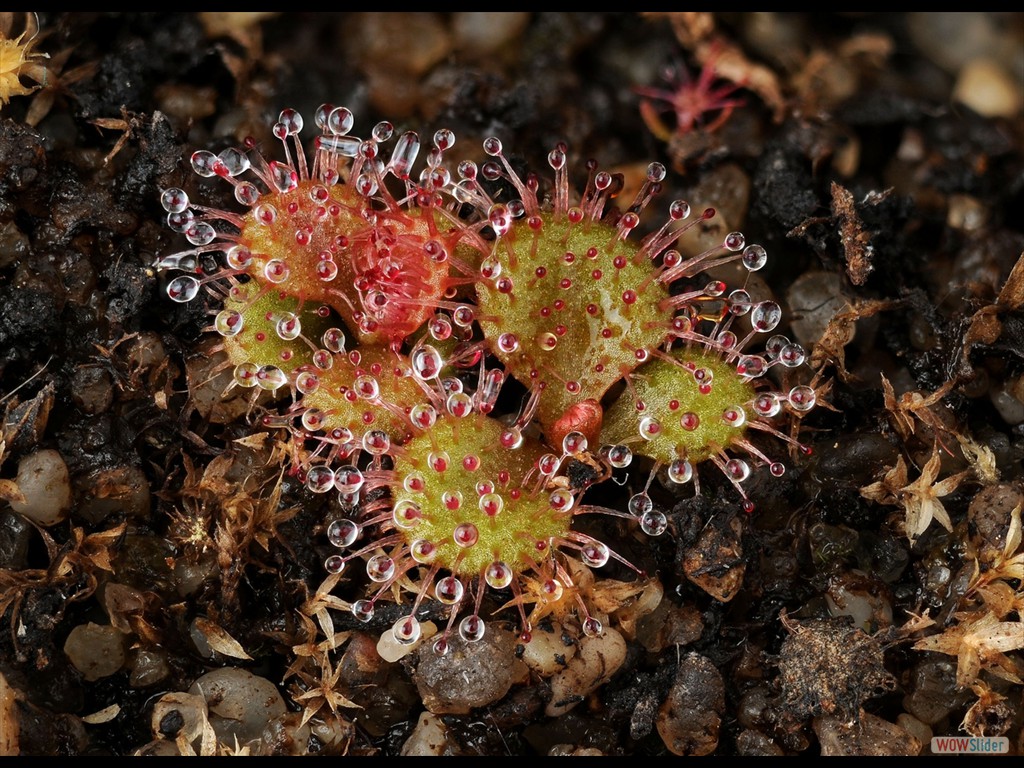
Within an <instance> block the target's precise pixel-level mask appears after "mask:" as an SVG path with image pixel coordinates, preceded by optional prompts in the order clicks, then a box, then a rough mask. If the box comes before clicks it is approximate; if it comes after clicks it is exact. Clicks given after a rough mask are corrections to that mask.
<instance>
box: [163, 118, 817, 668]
mask: <svg viewBox="0 0 1024 768" xmlns="http://www.w3.org/2000/svg"><path fill="white" fill-rule="evenodd" d="M314 122H315V125H316V129H317V135H316V137H315V139H314V140H313V142H312V144H311V145H308V146H307V145H305V144H304V143H303V142H302V141H301V140H300V133H301V132H302V131H303V127H304V124H303V119H302V117H301V116H300V115H299V114H298V113H297V112H296V111H294V110H291V109H286V110H284V111H283V112H281V114H280V117H279V120H278V122H277V123H276V124H275V125H274V127H273V133H274V135H275V136H276V137H277V138H278V139H279V140H280V142H281V144H282V147H283V158H280V159H267V158H266V157H265V156H264V154H263V153H262V152H261V151H260V150H259V149H258V148H257V145H256V142H255V141H254V140H251V139H250V140H247V141H246V142H245V143H244V146H243V147H241V148H231V149H226V150H224V151H222V152H220V153H219V154H214V153H212V152H209V151H206V150H199V151H197V152H195V153H194V154H193V155H192V158H191V164H192V167H193V169H194V170H195V172H196V173H198V174H199V175H200V176H203V177H220V178H222V179H224V180H225V181H226V182H228V183H230V184H231V185H232V186H233V187H234V197H235V199H236V201H237V202H238V205H239V207H238V209H237V210H221V209H215V208H211V207H207V206H203V205H199V204H197V203H195V202H193V201H192V200H191V199H190V197H189V195H188V194H187V193H186V192H185V191H184V190H182V189H178V188H173V189H166V190H163V192H162V197H161V200H162V204H163V207H164V208H165V209H166V211H167V222H168V225H169V226H170V227H171V228H172V229H173V230H174V231H176V232H179V233H182V234H183V235H184V236H185V238H186V239H187V240H188V242H189V243H190V247H188V248H187V249H186V250H182V251H179V252H177V253H173V254H170V255H167V256H164V257H163V258H162V259H160V261H159V265H158V266H159V268H160V269H161V270H163V271H166V272H167V273H168V274H169V281H168V283H167V294H168V296H169V297H170V298H171V299H172V300H173V301H176V302H187V301H190V300H192V299H194V298H195V297H197V296H198V295H199V294H200V293H201V292H202V291H204V290H205V291H207V292H208V293H209V294H210V295H211V297H212V299H213V301H212V305H213V306H214V309H213V310H212V316H211V322H210V326H209V330H210V331H211V332H215V333H217V334H219V336H220V337H221V340H220V342H219V347H220V348H221V349H222V350H223V354H224V358H225V361H226V362H225V363H224V365H227V366H230V367H231V369H232V371H233V376H232V383H231V385H230V386H231V387H241V388H250V389H252V390H253V392H254V398H255V395H256V394H259V393H262V392H265V391H269V392H272V393H276V394H280V395H284V393H288V397H287V398H284V397H281V398H275V402H278V403H281V405H280V407H279V410H277V411H275V412H272V413H269V414H268V415H266V416H264V417H263V426H265V427H276V428H283V429H286V430H287V433H288V435H289V439H290V443H291V448H292V461H293V471H294V472H295V473H296V474H297V475H299V476H301V477H302V478H303V480H304V482H305V484H306V486H307V487H308V489H309V491H311V492H313V493H337V494H339V499H340V502H341V507H342V508H343V509H344V510H346V514H345V516H342V517H338V518H337V519H333V520H330V521H325V525H326V530H327V536H328V538H329V541H330V542H331V544H333V545H334V546H335V547H337V550H338V551H337V554H334V555H331V556H330V557H329V558H328V559H327V561H326V568H327V570H329V571H331V572H334V573H340V572H342V571H345V570H346V569H349V568H351V567H353V566H355V565H356V564H358V565H359V566H360V567H361V568H364V569H365V572H366V576H367V577H368V579H369V581H370V582H371V588H370V589H369V591H368V592H367V593H366V594H365V596H364V597H362V598H361V599H358V600H355V601H354V602H353V603H352V604H351V610H352V613H353V614H354V615H355V616H356V617H357V618H360V619H363V620H369V618H370V617H371V616H372V615H373V612H374V609H375V607H376V605H377V604H378V603H379V602H380V601H382V600H392V599H398V596H399V595H400V594H401V591H402V590H403V589H412V590H413V592H414V595H413V596H412V597H411V598H410V599H409V602H408V610H407V611H405V612H404V614H403V615H402V616H401V618H399V620H398V621H397V622H396V623H395V624H394V626H393V628H392V630H391V631H392V632H393V635H394V638H395V640H397V641H398V642H399V643H408V644H411V643H414V642H417V641H418V640H419V639H420V637H421V623H420V620H419V619H418V618H417V614H418V613H419V612H420V609H421V607H423V605H424V603H425V601H429V600H431V599H436V600H437V601H438V602H439V603H441V604H442V605H444V606H447V627H446V628H445V629H444V631H443V632H441V633H440V634H439V636H438V638H437V639H436V641H435V643H434V647H435V650H437V651H438V652H439V653H444V652H445V651H446V649H447V648H448V647H449V638H450V635H451V632H452V631H453V630H454V631H457V632H458V633H459V635H460V636H461V637H462V638H463V639H465V640H467V641H474V640H479V639H480V638H481V637H483V635H484V632H485V627H486V624H485V619H484V618H483V617H482V616H481V613H482V610H481V605H482V600H483V597H484V595H485V593H486V591H487V590H488V589H490V590H495V591H497V592H498V593H502V594H503V593H505V592H506V591H507V596H508V599H507V602H508V603H509V604H511V605H515V606H516V607H517V609H518V613H519V619H520V624H521V633H522V638H523V639H524V640H528V639H529V638H530V632H531V626H532V624H533V623H534V621H535V617H536V616H539V615H543V613H544V605H545V604H548V603H551V602H553V601H557V600H564V599H566V598H568V599H569V601H570V603H572V604H573V607H574V609H575V613H576V615H577V616H578V619H579V623H580V626H581V629H582V631H583V632H584V633H587V634H591V635H593V634H598V633H600V632H602V626H601V622H600V620H599V619H598V618H597V617H596V616H594V615H593V612H592V611H591V610H590V609H589V608H588V606H587V605H586V603H585V601H584V599H583V598H582V597H581V596H580V594H579V591H578V590H575V589H574V576H573V574H574V572H577V571H578V566H577V563H583V564H584V565H586V566H587V567H589V568H599V567H601V566H603V565H604V564H605V563H607V562H608V561H609V560H611V559H616V560H618V561H619V562H621V563H623V564H625V565H626V566H628V567H630V568H633V570H634V571H636V572H637V573H638V574H639V573H640V571H639V570H638V569H637V568H635V567H633V566H632V565H631V564H630V563H629V562H628V561H626V560H625V558H623V557H621V556H620V555H619V554H617V552H616V550H615V546H614V542H603V541H600V540H598V539H597V538H596V537H594V536H592V535H590V534H588V533H585V532H583V531H582V530H581V529H580V528H579V527H578V526H577V525H576V522H577V516H579V515H584V514H594V513H597V514H604V515H613V516H617V517H620V518H624V519H626V520H627V521H632V522H634V523H635V524H636V526H638V527H639V528H640V529H641V530H642V531H643V532H645V533H647V534H649V535H660V534H662V533H663V532H664V531H665V530H666V529H667V527H668V521H667V518H666V516H665V514H664V513H663V512H662V511H660V510H659V509H658V508H657V507H656V505H655V504H654V503H653V501H652V500H651V498H650V497H649V496H648V494H647V492H646V488H647V486H649V485H650V481H651V479H653V478H654V477H655V473H658V472H661V473H662V475H663V476H664V477H667V479H668V481H669V482H671V483H675V484H681V485H682V484H692V485H693V488H694V492H695V493H697V494H699V493H700V486H699V481H698V479H699V474H700V473H701V472H703V471H705V468H706V467H708V466H710V467H714V468H716V470H715V471H720V472H721V473H723V474H724V476H725V478H727V479H728V480H729V482H730V483H731V484H732V485H733V487H734V488H735V491H736V494H737V497H738V503H740V504H742V505H743V507H744V508H745V509H746V510H747V511H748V512H749V511H751V510H752V509H753V503H752V501H751V499H750V498H749V496H748V494H747V491H746V489H745V485H744V483H745V481H746V480H747V478H748V477H749V476H750V475H751V473H752V469H753V468H756V467H758V466H765V467H767V468H768V470H769V472H770V473H771V474H772V475H776V476H777V475H781V474H782V473H783V472H784V471H785V467H784V465H783V463H782V461H781V460H780V458H779V456H774V455H769V454H768V453H766V452H764V450H762V448H760V447H758V443H757V442H756V441H755V439H754V437H753V436H754V435H755V433H764V434H767V435H771V436H774V437H775V438H777V439H778V440H779V441H781V442H782V443H788V444H789V446H788V447H791V448H792V447H795V448H798V449H800V448H801V446H800V444H799V443H798V442H797V441H796V440H795V439H794V438H793V437H791V436H789V435H788V434H784V433H783V431H782V430H781V429H780V427H779V425H778V422H779V420H780V419H782V418H785V417H786V416H787V414H789V415H792V414H797V415H799V414H802V413H804V412H806V411H808V410H809V409H811V408H812V407H813V406H814V404H815V392H814V390H813V388H812V387H810V386H808V385H807V384H803V383H799V382H798V381H794V375H795V374H798V372H797V371H796V370H795V369H797V368H799V367H800V366H801V365H802V364H803V363H804V358H805V353H804V350H803V349H802V348H801V347H800V346H799V345H797V344H795V343H793V342H791V341H790V340H789V339H787V338H785V337H784V336H781V335H778V334H776V333H775V329H776V328H777V326H778V325H779V323H780V320H781V310H780V308H779V306H778V305H777V304H776V303H774V302H773V301H755V300H753V299H752V298H751V296H750V295H749V294H748V293H747V291H746V290H745V289H744V287H743V286H736V287H732V288H730V287H729V286H727V285H726V284H725V283H724V282H722V281H721V280H719V279H717V278H714V277H711V276H709V274H708V273H709V270H712V269H714V268H715V267H718V266H720V265H722V264H725V263H729V262H738V263H739V264H741V265H742V267H744V268H745V269H746V270H748V271H751V272H753V271H756V270H759V269H761V268H762V267H763V266H764V264H765V262H766V259H767V255H766V253H765V249H764V248H762V247H761V246H759V245H757V244H751V243H748V242H747V241H746V239H745V237H744V236H743V235H742V234H741V233H739V232H731V233H729V234H728V235H726V236H725V238H724V239H723V241H722V242H721V243H720V244H719V245H717V246H715V247H713V248H710V249H708V250H705V251H702V252H699V253H686V254H684V253H683V252H682V251H681V249H680V248H679V245H678V244H679V241H680V238H681V237H682V235H683V234H684V233H685V232H686V231H687V230H688V229H690V228H692V227H695V226H698V225H700V223H701V222H704V221H707V220H708V219H711V218H712V217H714V216H715V211H714V210H713V209H710V208H709V209H705V210H702V211H697V212H693V211H691V208H690V205H688V204H687V203H686V202H684V201H682V200H676V201H673V202H671V203H670V204H669V205H668V215H667V218H665V220H664V221H662V222H660V223H657V224H656V225H651V224H649V223H644V222H643V221H642V219H643V218H644V217H645V216H647V215H649V214H648V212H649V210H650V209H651V207H652V206H651V203H652V200H654V199H655V198H656V196H657V195H658V193H659V192H660V191H661V189H662V184H663V181H664V178H665V175H666V171H665V168H664V167H663V166H662V165H661V164H659V163H651V164H650V166H649V168H648V170H647V174H646V179H645V180H644V182H643V184H642V186H641V187H640V189H639V190H638V191H637V193H636V194H635V196H633V198H632V199H631V200H624V201H620V200H616V198H618V197H619V195H620V193H621V192H622V190H623V187H624V182H623V178H622V176H621V175H619V174H615V173H611V172H608V171H605V170H602V169H600V168H599V167H598V165H597V164H596V163H595V162H593V161H591V162H589V163H587V164H586V170H587V178H586V181H585V183H584V184H583V185H582V188H581V189H577V188H576V187H575V186H574V184H573V183H572V182H571V180H570V173H569V168H570V156H569V149H568V147H566V146H565V145H562V144H560V145H558V146H556V147H554V148H553V149H552V150H551V151H550V153H549V154H548V157H547V159H548V165H549V169H547V172H546V173H545V174H540V173H532V172H531V173H528V174H526V175H525V176H524V175H521V174H520V173H517V172H516V171H515V170H514V169H513V165H512V163H510V162H509V160H508V159H507V157H506V155H505V153H504V149H503V147H502V143H501V141H499V140H498V139H497V138H488V139H486V140H485V141H484V143H483V150H484V153H485V155H486V157H487V158H488V159H487V160H486V161H485V162H483V163H482V164H479V165H478V164H477V163H475V162H473V161H470V160H462V161H461V162H457V161H455V162H453V161H451V160H450V158H451V156H452V151H453V147H454V145H455V136H454V134H453V133H452V132H451V131H448V130H439V131H437V132H436V133H435V134H434V136H433V137H432V141H431V142H430V143H429V147H425V142H423V141H422V140H421V138H420V137H419V136H418V135H417V134H416V133H414V132H411V131H409V132H405V133H402V134H401V135H399V136H397V137H395V136H394V133H395V132H394V129H393V126H392V125H391V124H390V123H387V122H382V123H379V124H377V125H376V126H375V127H374V128H373V129H372V131H371V132H370V134H369V136H368V137H367V138H359V137H357V136H354V135H352V133H351V131H352V129H353V127H354V124H355V120H354V117H353V115H352V113H351V112H350V111H349V110H347V109H345V108H344V107H334V106H331V105H323V106H321V107H320V108H319V109H318V110H317V112H316V115H315V121H314ZM424 149H425V150H426V151H425V152H424V151H423V150H424ZM421 155H425V160H424V161H422V162H420V157H421ZM641 232H646V233H647V234H645V235H642V236H641V234H640V233H641ZM214 264H216V268H215V269H211V266H212V265H214ZM511 380H514V381H515V382H518V385H517V386H518V387H519V388H520V389H521V390H522V392H523V393H524V394H523V396H522V398H521V401H520V402H519V404H518V406H513V407H512V408H509V407H508V406H506V405H504V404H503V403H504V401H501V403H502V405H499V396H500V395H501V393H502V390H503V388H505V387H507V386H509V384H510V381H511ZM507 399H508V398H506V400H507ZM510 411H511V412H510ZM634 457H643V458H644V459H645V460H646V461H645V462H644V464H645V468H646V471H649V473H650V475H649V479H648V482H647V486H645V490H642V491H639V492H637V493H635V494H634V495H633V496H632V498H631V499H630V500H629V503H628V508H627V509H624V510H618V509H612V508H609V507H604V506H599V505H595V504H593V503H590V502H589V501H588V499H585V498H584V496H585V492H586V491H587V489H588V487H590V486H592V485H593V484H595V483H599V482H603V481H604V480H605V479H607V478H608V477H610V476H612V475H613V474H614V472H615V471H616V470H620V469H622V468H624V467H627V466H628V465H630V463H631V461H632V460H633V458H634ZM581 462H582V463H583V464H584V465H586V466H589V467H596V468H597V470H596V471H593V472H591V473H589V474H588V473H582V474H581V473H579V472H573V471H572V468H573V467H574V466H578V465H580V463H581ZM581 478H582V479H581ZM572 561H575V562H572Z"/></svg>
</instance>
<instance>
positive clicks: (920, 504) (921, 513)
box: [860, 445, 970, 541]
mask: <svg viewBox="0 0 1024 768" xmlns="http://www.w3.org/2000/svg"><path fill="white" fill-rule="evenodd" d="M941 464H942V456H941V454H940V453H939V447H938V445H935V446H934V447H933V449H932V455H931V457H930V458H929V459H928V462H927V463H926V464H925V465H924V468H923V469H922V470H921V475H920V477H918V478H917V479H916V480H915V481H913V482H908V481H909V474H908V471H907V463H906V462H905V461H904V460H903V457H902V456H900V457H899V458H897V460H896V466H894V467H893V468H892V469H890V470H889V471H888V472H887V473H886V474H885V476H884V477H883V478H882V479H881V480H878V481H876V482H874V483H871V484H870V485H866V486H864V487H863V488H861V489H860V494H861V496H863V497H864V498H866V499H870V500H871V501H877V502H878V503H880V504H892V505H898V506H902V507H903V508H904V510H906V515H907V516H906V523H905V529H906V533H907V538H908V539H910V541H914V540H915V539H916V538H917V537H918V536H920V535H921V534H922V533H924V532H925V531H926V530H927V529H928V526H929V525H931V522H932V520H938V521H939V524H940V525H942V527H943V528H945V529H946V530H947V531H952V530H953V522H952V521H951V520H950V519H949V513H948V512H946V508H945V507H944V506H943V504H942V502H941V501H939V499H941V498H942V497H944V496H948V495H949V494H951V493H952V492H953V491H955V490H956V489H957V488H958V487H959V485H960V483H961V482H962V481H963V479H964V478H965V477H966V476H967V475H968V474H970V471H969V470H965V471H963V472H958V473H957V474H955V475H951V476H950V477H947V478H945V479H944V480H938V476H939V469H940V465H941Z"/></svg>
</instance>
